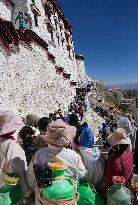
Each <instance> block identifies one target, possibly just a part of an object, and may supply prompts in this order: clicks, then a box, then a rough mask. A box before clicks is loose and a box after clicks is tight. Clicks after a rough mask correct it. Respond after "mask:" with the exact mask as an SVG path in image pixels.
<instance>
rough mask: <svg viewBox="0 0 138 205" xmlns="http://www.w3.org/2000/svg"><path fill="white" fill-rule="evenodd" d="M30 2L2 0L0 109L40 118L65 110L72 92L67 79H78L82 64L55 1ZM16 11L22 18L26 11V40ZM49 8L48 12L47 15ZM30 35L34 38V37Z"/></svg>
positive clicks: (72, 87) (67, 23) (73, 80)
mask: <svg viewBox="0 0 138 205" xmlns="http://www.w3.org/2000/svg"><path fill="white" fill-rule="evenodd" d="M32 2H33V1H31V0H28V1H24V0H0V14H1V15H0V28H1V29H2V32H3V33H2V35H3V37H2V38H1V39H3V42H2V41H0V76H1V78H0V107H10V108H11V109H13V110H15V111H17V110H20V112H22V113H24V114H28V113H35V114H39V115H41V116H42V115H47V114H49V113H50V112H53V111H54V110H55V109H58V108H61V109H62V110H67V109H68V105H69V104H70V102H71V101H72V100H73V97H74V96H75V94H76V92H75V86H74V84H73V86H71V82H73V83H75V82H76V81H77V80H78V81H79V79H78V74H79V73H82V74H84V75H85V70H84V71H82V72H81V69H85V68H84V65H83V66H82V64H81V65H80V64H79V65H78V63H77V62H76V58H75V52H74V44H73V37H72V28H71V25H70V23H69V22H68V21H67V19H66V18H65V17H64V16H63V12H62V11H61V10H60V8H59V6H58V5H57V3H56V1H51V2H54V3H51V5H49V4H46V1H41V0H36V1H35V4H34V3H33V6H34V7H35V11H34V10H32V6H31V5H32ZM42 2H43V3H42ZM48 2H49V3H50V1H48ZM54 5H55V7H54ZM51 8H52V10H51ZM48 9H49V10H48ZM36 10H37V11H40V12H39V13H40V15H39V14H36ZM19 12H22V15H23V18H24V17H25V16H24V15H25V12H27V14H28V15H29V16H30V23H31V27H27V28H26V31H28V32H29V33H30V32H32V33H30V34H29V35H30V37H29V38H28V36H27V35H26V37H27V38H26V37H25V38H24V37H23V36H24V33H25V31H23V32H21V31H20V29H19V20H17V21H16V17H17V16H18V14H19ZM33 12H34V13H33ZM47 12H48V13H49V12H52V13H51V14H50V16H49V18H48V16H46V15H47ZM19 17H20V18H21V16H19ZM34 17H35V18H34ZM36 18H37V21H38V22H37V23H38V25H36ZM6 21H7V22H6ZM49 24H50V25H49ZM13 25H14V27H13ZM28 25H30V24H28ZM49 26H50V28H51V29H52V30H51V29H50V30H49ZM16 29H17V30H16ZM28 29H29V30H28ZM31 30H32V31H31ZM33 31H34V33H33ZM20 32H21V33H20ZM51 32H52V33H51ZM18 34H20V35H19V36H18ZM35 34H36V35H38V36H36V35H35ZM33 35H34V38H35V39H33V41H32V39H31V38H32V36H33ZM40 38H41V39H40ZM29 40H31V42H30V44H29V45H28V42H29ZM35 40H36V41H35ZM17 41H19V42H17ZM6 42H8V43H6ZM23 42H24V43H25V44H24V43H23ZM5 43H6V45H5ZM15 44H18V45H16V46H15ZM5 46H6V48H5ZM47 46H48V48H45V47H47ZM49 52H50V53H51V54H52V56H53V57H55V62H54V63H53V61H51V60H50V58H49V57H48V55H47V54H48V53H49ZM50 53H49V54H50ZM51 54H50V55H51ZM56 67H57V68H59V70H60V71H61V70H62V69H63V70H62V72H58V73H57V70H56V69H55V68H56ZM59 73H60V74H59ZM63 74H65V75H63ZM82 74H81V75H82ZM66 75H67V76H69V78H68V77H66Z"/></svg>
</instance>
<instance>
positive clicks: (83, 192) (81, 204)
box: [77, 183, 104, 205]
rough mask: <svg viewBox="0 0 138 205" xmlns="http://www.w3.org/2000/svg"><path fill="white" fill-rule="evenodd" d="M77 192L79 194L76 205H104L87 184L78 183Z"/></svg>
mask: <svg viewBox="0 0 138 205" xmlns="http://www.w3.org/2000/svg"><path fill="white" fill-rule="evenodd" d="M78 192H79V193H80V197H79V200H78V202H77V204H78V205H85V204H87V205H104V201H103V199H102V198H101V197H100V195H99V194H98V193H97V192H96V190H92V189H91V187H90V184H89V183H80V184H79V185H78Z"/></svg>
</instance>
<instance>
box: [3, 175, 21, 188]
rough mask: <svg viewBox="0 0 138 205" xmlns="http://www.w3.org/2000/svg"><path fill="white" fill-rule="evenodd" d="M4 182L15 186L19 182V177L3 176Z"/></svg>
mask: <svg viewBox="0 0 138 205" xmlns="http://www.w3.org/2000/svg"><path fill="white" fill-rule="evenodd" d="M4 180H5V182H6V184H8V185H13V186H16V185H17V184H18V182H19V177H17V176H13V175H5V177H4Z"/></svg>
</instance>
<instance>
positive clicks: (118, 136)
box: [107, 128, 130, 146]
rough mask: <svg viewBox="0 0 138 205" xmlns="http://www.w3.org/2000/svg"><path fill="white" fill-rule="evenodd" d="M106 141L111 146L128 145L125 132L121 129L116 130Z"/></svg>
mask: <svg viewBox="0 0 138 205" xmlns="http://www.w3.org/2000/svg"><path fill="white" fill-rule="evenodd" d="M107 141H108V143H109V144H110V145H111V146H115V145H119V144H130V141H129V138H128V137H127V136H126V131H125V130H124V129H122V128H118V129H117V130H116V131H115V132H113V133H112V134H110V135H109V136H108V138H107Z"/></svg>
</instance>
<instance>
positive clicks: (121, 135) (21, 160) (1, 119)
mask: <svg viewBox="0 0 138 205" xmlns="http://www.w3.org/2000/svg"><path fill="white" fill-rule="evenodd" d="M89 89H90V88H89V87H87V88H82V89H78V90H77V95H76V97H75V98H74V101H73V102H72V103H71V104H70V106H69V109H68V111H67V112H66V113H64V114H63V113H62V110H61V109H59V110H57V111H54V112H53V113H50V114H49V116H47V117H42V118H40V117H38V116H36V115H32V114H29V115H27V116H26V118H25V119H23V118H21V117H19V116H17V115H15V114H14V113H13V112H12V111H8V110H1V111H0V128H1V130H0V183H1V184H3V183H4V176H5V175H6V174H16V175H18V176H19V187H20V189H21V191H22V196H23V200H22V204H24V205H30V204H31V203H32V204H35V205H40V204H42V203H40V200H39V194H40V193H39V189H38V188H37V185H36V184H37V179H38V174H37V173H39V175H41V177H40V176H39V178H41V180H40V184H39V185H40V186H41V185H42V184H43V183H44V184H45V183H48V182H47V179H44V177H43V173H45V169H46V170H47V167H48V165H49V163H53V162H58V161H62V162H64V163H65V164H66V165H67V167H68V169H67V171H66V172H65V175H66V176H67V177H69V178H71V179H74V176H76V175H77V176H78V180H79V181H80V182H82V181H87V182H89V183H90V184H91V189H93V186H95V189H96V190H97V191H98V193H99V194H100V195H101V197H102V199H103V201H105V204H106V195H107V192H108V189H109V188H110V187H111V186H112V185H113V177H114V176H119V177H124V178H125V184H124V186H126V187H127V188H129V187H130V184H131V183H130V182H131V178H132V175H133V173H134V171H135V172H136V173H138V151H137V150H138V147H137V146H138V142H137V141H138V130H137V128H136V124H135V122H134V121H133V119H132V118H131V116H130V115H126V116H122V117H121V118H120V119H119V120H117V121H115V119H114V116H113V115H112V114H111V115H110V118H109V119H108V120H105V122H104V123H103V124H102V128H101V129H100V136H101V138H102V141H103V147H104V148H105V149H106V150H107V152H108V154H107V155H106V156H103V154H102V150H99V148H97V147H96V145H95V143H94V141H95V137H94V132H93V129H92V127H91V126H90V125H89V124H88V123H87V122H85V121H83V117H84V113H85V112H86V111H87V110H88V109H89V101H88V92H89ZM98 112H99V111H98ZM96 159H97V161H96ZM133 161H134V163H133ZM134 165H135V170H133V167H134ZM40 172H41V173H40ZM45 181H46V182H45ZM92 184H93V186H92ZM82 194H83V193H80V197H81V195H82ZM85 198H86V199H85V201H86V202H87V198H89V196H87V195H86V196H85ZM78 204H79V203H78ZM80 204H81V203H80ZM84 204H85V203H84ZM86 204H90V205H91V204H93V203H91V202H87V203H86ZM95 204H96V205H97V203H95ZM101 205H102V203H101Z"/></svg>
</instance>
